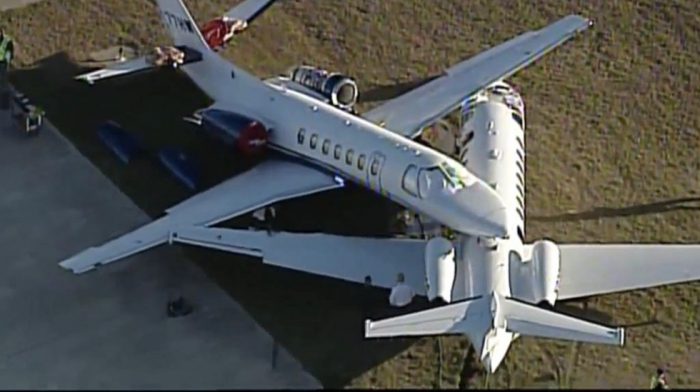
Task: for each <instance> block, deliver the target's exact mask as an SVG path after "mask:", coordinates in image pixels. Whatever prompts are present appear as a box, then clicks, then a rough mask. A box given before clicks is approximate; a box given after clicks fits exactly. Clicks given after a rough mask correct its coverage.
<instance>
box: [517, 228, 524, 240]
mask: <svg viewBox="0 0 700 392" xmlns="http://www.w3.org/2000/svg"><path fill="white" fill-rule="evenodd" d="M518 238H520V242H525V235H523V229H522V227H520V226H518Z"/></svg>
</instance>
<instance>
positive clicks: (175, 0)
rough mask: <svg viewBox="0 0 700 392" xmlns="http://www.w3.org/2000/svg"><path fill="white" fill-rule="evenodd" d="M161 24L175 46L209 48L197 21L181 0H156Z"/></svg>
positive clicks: (201, 49) (197, 48)
mask: <svg viewBox="0 0 700 392" xmlns="http://www.w3.org/2000/svg"><path fill="white" fill-rule="evenodd" d="M156 3H157V4H158V8H159V13H160V17H161V19H162V21H163V25H165V28H166V29H168V32H169V33H170V36H171V37H172V38H173V42H174V44H175V46H187V47H190V48H192V49H196V50H198V51H200V52H203V51H205V50H210V48H209V45H207V42H206V41H205V40H204V37H203V36H202V33H201V32H200V31H199V27H197V22H195V20H194V19H193V18H192V15H190V11H188V10H187V7H185V4H183V3H182V0H156Z"/></svg>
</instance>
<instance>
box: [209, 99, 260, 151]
mask: <svg viewBox="0 0 700 392" xmlns="http://www.w3.org/2000/svg"><path fill="white" fill-rule="evenodd" d="M197 116H198V117H199V124H200V125H201V126H202V128H204V129H205V130H206V131H207V132H208V133H209V134H211V135H212V136H213V137H215V138H217V139H219V140H221V141H223V142H224V144H226V145H229V146H232V147H235V148H236V149H238V150H239V151H241V152H242V153H243V154H245V155H247V156H256V155H258V154H260V153H262V152H263V151H264V150H265V147H266V146H267V142H268V138H269V130H268V129H267V128H266V127H265V126H264V125H263V124H261V123H260V122H258V121H256V120H253V119H251V118H249V117H246V116H244V115H242V114H238V113H235V112H230V111H227V110H221V109H206V110H203V111H200V112H199V113H197Z"/></svg>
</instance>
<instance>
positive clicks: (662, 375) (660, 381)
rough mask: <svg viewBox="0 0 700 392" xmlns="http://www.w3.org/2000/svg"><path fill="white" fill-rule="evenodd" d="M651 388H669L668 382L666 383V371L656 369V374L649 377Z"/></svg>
mask: <svg viewBox="0 0 700 392" xmlns="http://www.w3.org/2000/svg"><path fill="white" fill-rule="evenodd" d="M649 388H651V389H670V388H669V387H668V384H666V372H664V370H663V369H661V368H659V369H657V370H656V374H655V375H654V376H653V377H652V378H651V385H650V386H649Z"/></svg>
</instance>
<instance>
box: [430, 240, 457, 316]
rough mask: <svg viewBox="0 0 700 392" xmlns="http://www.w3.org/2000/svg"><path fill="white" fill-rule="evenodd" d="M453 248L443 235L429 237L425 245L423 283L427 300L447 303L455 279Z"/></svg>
mask: <svg viewBox="0 0 700 392" xmlns="http://www.w3.org/2000/svg"><path fill="white" fill-rule="evenodd" d="M455 272H456V265H455V250H454V246H453V245H452V242H451V241H450V240H448V239H446V238H443V237H434V238H431V239H430V240H429V241H428V243H427V245H426V247H425V284H426V286H427V290H426V291H427V293H428V300H429V301H442V302H445V303H449V302H450V301H451V300H452V287H453V286H454V281H455Z"/></svg>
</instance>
